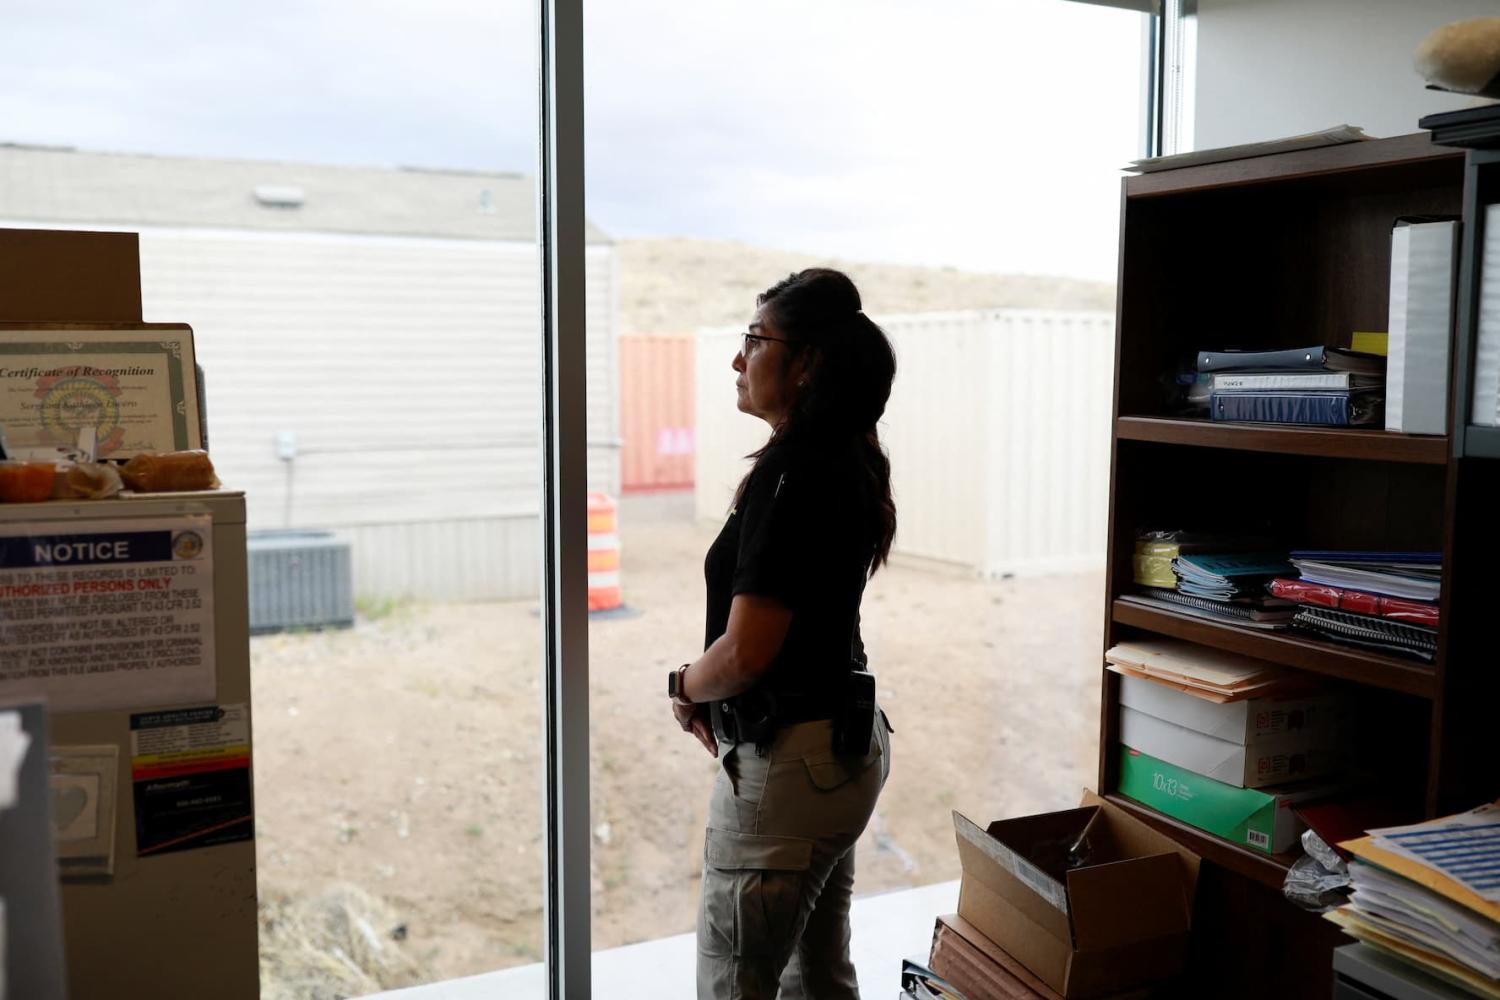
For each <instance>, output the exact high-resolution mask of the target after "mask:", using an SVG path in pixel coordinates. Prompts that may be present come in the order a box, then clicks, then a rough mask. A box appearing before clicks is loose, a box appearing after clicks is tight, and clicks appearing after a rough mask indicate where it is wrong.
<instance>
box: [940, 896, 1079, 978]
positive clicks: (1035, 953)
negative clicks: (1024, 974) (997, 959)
mask: <svg viewBox="0 0 1500 1000" xmlns="http://www.w3.org/2000/svg"><path fill="white" fill-rule="evenodd" d="M1018 884H1019V883H1018ZM958 912H959V915H960V916H962V917H963V918H964V919H965V920H967V921H968V922H969V923H970V924H972V925H973V926H974V927H975V928H976V929H977V930H978V931H979V933H980V934H981V935H983V936H984V937H987V938H989V939H990V940H991V941H994V942H995V943H996V944H998V945H1000V947H1002V948H1004V949H1005V950H1006V951H1008V952H1010V954H1011V955H1012V956H1013V957H1014V958H1015V959H1016V961H1018V962H1020V963H1021V964H1022V965H1023V966H1025V967H1026V968H1027V969H1030V970H1031V971H1032V972H1033V973H1035V974H1036V975H1037V976H1038V977H1040V978H1041V980H1042V981H1043V982H1045V983H1047V984H1048V985H1049V986H1052V987H1053V988H1054V989H1058V990H1061V988H1062V985H1063V983H1064V982H1065V981H1066V980H1067V975H1068V962H1069V960H1071V959H1072V957H1073V946H1072V943H1071V941H1069V939H1068V936H1067V931H1066V929H1064V931H1063V935H1062V936H1061V937H1058V936H1057V935H1055V934H1053V933H1052V931H1050V930H1048V929H1047V928H1045V927H1043V926H1041V925H1040V924H1038V923H1036V922H1035V921H1033V920H1031V919H1030V918H1029V917H1028V916H1027V915H1026V914H1025V913H1023V912H1021V910H1020V909H1018V908H1017V907H1015V906H1013V905H1011V903H1010V901H1009V900H1008V899H1006V898H1005V897H1004V896H1001V895H1000V894H999V893H997V892H995V891H994V890H992V889H991V888H990V887H989V886H987V885H985V884H984V883H982V882H975V881H971V880H969V879H967V878H966V879H965V880H964V881H963V883H962V885H961V887H960V889H959V894H958Z"/></svg>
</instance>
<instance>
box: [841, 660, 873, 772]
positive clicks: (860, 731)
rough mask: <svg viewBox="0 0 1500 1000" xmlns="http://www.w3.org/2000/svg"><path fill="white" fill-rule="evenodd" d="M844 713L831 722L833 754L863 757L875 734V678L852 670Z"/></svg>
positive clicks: (847, 686)
mask: <svg viewBox="0 0 1500 1000" xmlns="http://www.w3.org/2000/svg"><path fill="white" fill-rule="evenodd" d="M846 688H847V693H846V695H845V697H844V699H843V701H844V704H843V711H842V712H841V713H840V714H839V715H836V716H834V718H833V752H834V753H838V754H848V755H850V756H856V755H857V756H860V757H863V756H864V755H865V754H866V753H868V752H869V750H870V737H871V735H872V734H873V733H874V732H875V675H874V674H872V673H870V672H869V671H867V670H851V671H849V678H848V681H847V682H846Z"/></svg>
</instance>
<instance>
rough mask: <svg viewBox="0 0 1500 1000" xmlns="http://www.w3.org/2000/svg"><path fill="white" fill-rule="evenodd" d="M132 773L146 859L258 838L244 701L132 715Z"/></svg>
mask: <svg viewBox="0 0 1500 1000" xmlns="http://www.w3.org/2000/svg"><path fill="white" fill-rule="evenodd" d="M130 775H131V781H132V783H133V785H134V786H135V845H136V854H137V855H138V856H140V857H146V856H148V855H153V854H168V853H170V852H172V851H186V850H189V849H191V848H194V847H210V846H212V845H214V844H230V843H234V842H236V841H240V840H249V839H251V838H252V837H253V836H254V835H255V823H254V817H255V813H254V810H253V808H252V807H251V804H250V712H249V709H248V708H246V707H245V706H244V705H242V704H241V705H206V706H204V707H202V708H179V709H172V710H170V711H165V712H143V713H141V714H139V715H132V716H131V717H130Z"/></svg>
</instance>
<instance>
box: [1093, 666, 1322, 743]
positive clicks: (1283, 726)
mask: <svg viewBox="0 0 1500 1000" xmlns="http://www.w3.org/2000/svg"><path fill="white" fill-rule="evenodd" d="M1120 704H1122V705H1129V706H1130V707H1131V708H1133V709H1136V710H1137V711H1140V712H1145V713H1146V714H1147V715H1154V716H1155V717H1156V718H1158V719H1164V720H1165V721H1167V722H1171V723H1174V724H1176V725H1179V726H1183V727H1185V728H1187V729H1192V730H1194V731H1196V732H1200V733H1203V734H1204V735H1205V736H1212V737H1213V738H1215V739H1219V740H1228V741H1229V742H1231V743H1241V744H1244V745H1246V746H1253V745H1255V744H1256V743H1259V742H1260V741H1262V740H1274V739H1276V738H1277V737H1285V736H1289V735H1293V734H1297V733H1307V734H1310V735H1311V736H1312V737H1313V738H1315V739H1317V741H1318V745H1321V746H1325V747H1326V746H1332V745H1333V743H1334V742H1335V741H1336V740H1338V739H1339V738H1340V737H1341V734H1342V732H1343V731H1344V729H1345V728H1347V719H1348V715H1349V701H1348V699H1347V698H1346V697H1344V696H1343V695H1341V694H1338V693H1336V692H1326V691H1325V692H1322V693H1318V694H1304V695H1299V696H1293V697H1283V698H1276V697H1262V698H1246V699H1244V700H1242V701H1228V702H1223V703H1222V704H1221V703H1216V702H1212V701H1209V700H1208V699H1206V698H1197V697H1194V696H1193V695H1191V694H1188V693H1187V692H1186V691H1182V690H1179V689H1178V688H1175V687H1168V686H1167V685H1165V684H1157V683H1155V682H1154V681H1149V680H1146V679H1144V678H1141V677H1132V676H1130V675H1129V674H1121V675H1120ZM1127 742H1128V741H1127Z"/></svg>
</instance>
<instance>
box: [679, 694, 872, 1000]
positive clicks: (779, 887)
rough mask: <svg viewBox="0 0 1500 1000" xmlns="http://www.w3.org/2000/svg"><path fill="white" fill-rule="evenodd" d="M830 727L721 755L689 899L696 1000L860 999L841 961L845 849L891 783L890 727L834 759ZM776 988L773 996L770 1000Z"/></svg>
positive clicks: (844, 957)
mask: <svg viewBox="0 0 1500 1000" xmlns="http://www.w3.org/2000/svg"><path fill="white" fill-rule="evenodd" d="M832 739H833V733H832V727H831V724H830V723H829V722H826V721H822V722H804V723H800V724H798V725H794V726H788V727H786V728H785V729H782V730H781V731H779V732H778V733H777V734H776V737H775V740H774V742H773V743H772V744H771V745H770V746H769V747H768V748H766V752H765V753H764V754H763V755H762V754H758V753H756V748H755V744H753V743H732V744H731V743H726V744H721V745H720V753H719V759H720V767H719V775H718V777H717V779H715V782H714V790H713V797H712V799H711V800H710V802H709V809H708V832H707V836H706V838H705V841H704V847H703V889H702V893H701V895H700V897H699V901H698V998H699V1000H774V998H776V997H778V996H779V997H781V998H782V1000H847V998H858V997H859V986H858V984H857V983H856V981H855V977H854V966H853V964H851V963H850V961H849V896H850V892H851V890H852V889H853V887H854V842H855V841H856V840H858V839H859V835H860V834H861V833H862V832H863V831H864V828H865V824H866V823H868V822H869V821H870V814H871V813H873V812H874V811H875V800H876V799H877V798H878V797H879V796H880V789H881V787H882V786H884V784H885V779H886V775H887V774H889V773H890V764H891V743H890V724H889V722H887V721H886V718H885V713H883V712H878V713H877V714H876V717H875V733H874V735H873V736H872V737H871V739H870V749H869V751H868V752H867V753H866V754H865V755H864V756H863V757H862V758H861V757H854V758H849V757H839V756H836V755H835V754H834V753H833V751H832V748H831V744H832ZM778 988H779V992H778Z"/></svg>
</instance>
